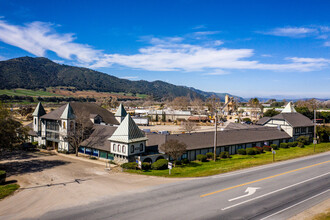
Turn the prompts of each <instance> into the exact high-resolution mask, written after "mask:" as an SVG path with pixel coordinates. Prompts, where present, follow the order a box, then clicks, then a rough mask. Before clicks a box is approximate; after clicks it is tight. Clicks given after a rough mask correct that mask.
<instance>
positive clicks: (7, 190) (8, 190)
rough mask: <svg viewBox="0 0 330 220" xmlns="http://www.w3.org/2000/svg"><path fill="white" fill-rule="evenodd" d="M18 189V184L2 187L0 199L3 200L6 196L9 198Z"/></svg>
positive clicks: (0, 186)
mask: <svg viewBox="0 0 330 220" xmlns="http://www.w3.org/2000/svg"><path fill="white" fill-rule="evenodd" d="M18 188H19V185H18V184H7V185H0V199H3V198H5V197H6V196H9V195H10V194H12V193H14V192H15V191H16V190H17V189H18Z"/></svg>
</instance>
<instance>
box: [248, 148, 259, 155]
mask: <svg viewBox="0 0 330 220" xmlns="http://www.w3.org/2000/svg"><path fill="white" fill-rule="evenodd" d="M246 154H247V155H256V154H257V153H256V150H255V149H253V148H248V149H246Z"/></svg>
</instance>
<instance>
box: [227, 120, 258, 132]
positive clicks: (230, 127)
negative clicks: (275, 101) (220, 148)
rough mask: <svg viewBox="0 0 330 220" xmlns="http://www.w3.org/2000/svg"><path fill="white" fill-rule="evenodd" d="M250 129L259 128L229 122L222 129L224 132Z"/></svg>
mask: <svg viewBox="0 0 330 220" xmlns="http://www.w3.org/2000/svg"><path fill="white" fill-rule="evenodd" d="M250 128H260V126H259V125H253V124H250V125H248V124H241V123H233V122H229V123H228V124H227V126H226V127H225V128H224V129H225V130H233V129H250Z"/></svg>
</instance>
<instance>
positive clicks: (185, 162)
mask: <svg viewBox="0 0 330 220" xmlns="http://www.w3.org/2000/svg"><path fill="white" fill-rule="evenodd" d="M189 162H190V161H189V160H188V159H187V158H185V159H183V160H182V163H183V164H188V163H189Z"/></svg>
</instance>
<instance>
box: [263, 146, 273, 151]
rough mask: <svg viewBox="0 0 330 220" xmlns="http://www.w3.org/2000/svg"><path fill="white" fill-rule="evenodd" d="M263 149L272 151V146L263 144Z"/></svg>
mask: <svg viewBox="0 0 330 220" xmlns="http://www.w3.org/2000/svg"><path fill="white" fill-rule="evenodd" d="M262 149H264V151H271V150H272V148H271V147H270V146H263V147H262Z"/></svg>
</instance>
